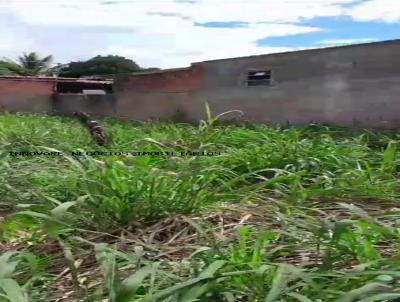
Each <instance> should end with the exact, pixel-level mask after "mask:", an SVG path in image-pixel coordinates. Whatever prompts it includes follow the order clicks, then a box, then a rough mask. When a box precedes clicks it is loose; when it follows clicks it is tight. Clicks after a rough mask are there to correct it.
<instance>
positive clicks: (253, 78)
mask: <svg viewBox="0 0 400 302" xmlns="http://www.w3.org/2000/svg"><path fill="white" fill-rule="evenodd" d="M247 85H248V86H262V85H271V70H254V71H249V72H248V74H247Z"/></svg>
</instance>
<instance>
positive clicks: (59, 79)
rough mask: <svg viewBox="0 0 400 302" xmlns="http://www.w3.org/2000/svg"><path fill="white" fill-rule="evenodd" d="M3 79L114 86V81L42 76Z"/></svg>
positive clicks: (6, 77)
mask: <svg viewBox="0 0 400 302" xmlns="http://www.w3.org/2000/svg"><path fill="white" fill-rule="evenodd" d="M1 79H6V80H15V81H37V82H78V83H103V84H112V83H113V80H111V79H109V80H100V81H99V80H88V79H82V78H63V77H42V76H38V77H35V76H14V75H13V76H7V75H5V76H0V80H1Z"/></svg>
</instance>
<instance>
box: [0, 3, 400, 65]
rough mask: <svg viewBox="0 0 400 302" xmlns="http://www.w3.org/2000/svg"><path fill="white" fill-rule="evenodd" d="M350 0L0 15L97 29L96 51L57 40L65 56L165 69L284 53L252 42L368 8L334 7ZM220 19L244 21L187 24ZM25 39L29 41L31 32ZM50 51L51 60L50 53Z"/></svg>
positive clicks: (16, 6) (73, 7)
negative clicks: (104, 57) (118, 59)
mask: <svg viewBox="0 0 400 302" xmlns="http://www.w3.org/2000/svg"><path fill="white" fill-rule="evenodd" d="M353 1H354V0H252V1H239V0H231V1H218V2H217V1H215V0H199V1H197V2H195V3H189V2H188V1H173V0H163V1H161V0H158V1H129V0H122V1H121V0H119V1H106V0H104V1H103V4H101V1H95V0H85V1H78V0H68V1H67V0H52V1H45V0H42V1H24V0H7V1H5V0H0V13H1V11H2V9H3V10H5V9H6V10H7V12H8V13H9V14H12V15H13V17H14V18H16V19H17V20H19V21H20V22H21V23H24V24H25V26H33V27H35V26H40V27H45V28H49V30H50V29H52V28H55V27H77V28H84V27H85V28H88V27H91V28H98V29H99V31H100V33H99V37H98V39H104V40H103V41H102V42H103V44H102V45H104V46H103V47H102V48H100V49H97V50H93V47H92V48H91V50H90V52H85V49H83V48H82V47H84V46H82V44H79V47H81V48H79V47H78V46H76V47H75V48H74V42H75V40H74V36H73V35H71V36H66V37H65V41H63V43H65V46H66V48H67V49H68V51H69V52H70V57H71V58H72V57H77V56H79V55H80V54H82V53H86V54H87V55H88V56H90V55H97V54H99V53H101V54H109V53H113V54H120V55H124V56H128V57H131V58H132V59H134V60H135V61H137V62H138V63H139V64H140V65H143V66H157V67H163V68H166V67H179V66H187V65H188V64H189V63H190V62H196V61H202V60H208V59H218V58H226V57H235V56H246V55H256V54H263V53H269V52H280V51H288V50H292V49H294V48H283V47H259V46H257V45H256V43H255V41H256V40H259V39H262V38H266V37H273V36H286V35H294V34H300V33H311V32H315V31H319V30H321V29H319V28H314V27H310V26H302V25H296V24H294V23H295V22H297V21H299V20H301V19H304V18H306V19H310V18H313V17H322V16H340V15H343V14H344V13H345V12H347V13H348V14H352V15H353V16H354V17H355V18H359V15H360V14H361V15H363V12H364V11H368V12H370V11H371V9H370V8H369V6H368V7H366V8H365V6H366V5H367V4H368V3H369V2H367V3H365V4H361V5H358V6H356V7H353V8H344V7H343V6H341V4H349V3H352V2H353ZM371 2H384V3H385V2H391V3H393V1H389V0H372V1H371ZM387 6H388V5H387ZM363 7H364V8H363ZM399 11H400V10H399ZM375 14H378V15H379V16H380V15H382V16H386V18H389V19H393V18H394V17H393V16H394V15H395V13H392V12H388V11H387V9H384V8H382V9H381V11H380V13H379V9H377V11H376V12H375ZM367 15H368V14H366V15H364V16H367ZM392 15H393V16H392ZM0 16H1V15H0ZM371 16H372V14H371ZM387 16H389V17H387ZM228 21H240V22H247V23H249V26H248V27H240V28H207V27H200V26H195V25H194V23H195V22H197V23H206V22H228ZM260 22H261V23H260ZM104 28H114V29H116V30H117V29H118V28H125V29H128V30H126V31H125V33H124V34H122V33H121V34H119V35H118V34H107V35H106V34H104V33H103V35H102V34H101V29H104ZM129 29H131V32H130V30H129ZM2 31H10V32H12V31H13V29H12V28H11V29H10V28H8V29H4V28H3V29H1V28H0V36H1V32H2ZM32 39H35V36H34V35H33V36H32ZM93 39H94V38H93V37H92V36H91V39H90V42H88V43H92V41H93ZM20 40H21V37H20ZM322 42H324V41H322ZM336 42H337V41H336ZM99 44H100V43H99ZM321 44H323V45H325V44H329V43H321ZM37 47H38V48H39V49H43V50H44V51H45V50H46V49H45V47H49V45H40V42H37ZM50 49H51V48H50ZM54 54H55V56H56V57H57V53H54Z"/></svg>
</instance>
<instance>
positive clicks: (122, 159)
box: [0, 113, 400, 302]
mask: <svg viewBox="0 0 400 302" xmlns="http://www.w3.org/2000/svg"><path fill="white" fill-rule="evenodd" d="M104 123H105V124H106V126H107V128H108V130H109V132H111V134H112V141H110V142H109V143H108V145H107V146H106V147H97V146H96V145H95V144H94V143H93V142H92V140H91V138H90V136H89V134H88V133H86V131H85V129H82V128H81V126H80V125H79V123H78V122H77V121H75V120H73V119H69V118H59V117H48V116H34V115H3V116H0V146H1V151H0V152H1V154H0V168H1V169H0V194H1V197H2V200H1V203H0V210H1V212H0V213H3V214H2V216H6V214H7V217H6V218H4V219H3V220H2V221H3V222H2V224H1V229H0V230H1V235H2V241H1V248H0V251H4V252H5V254H4V255H3V256H1V257H0V263H3V264H2V265H1V266H0V297H1V298H0V299H4V301H55V300H56V299H57V298H60V297H62V296H63V295H64V296H65V298H64V301H73V300H74V299H76V300H77V301H102V299H103V300H104V299H108V300H109V301H171V302H172V301H182V302H189V301H397V300H396V299H399V297H400V291H399V290H398V288H400V287H399V282H400V270H399V264H400V263H399V259H400V258H399V254H398V247H399V245H398V244H399V223H398V221H399V216H400V212H399V207H398V197H399V182H398V176H399V175H398V174H399V165H398V163H399V159H398V154H397V153H398V137H397V135H396V134H394V133H380V132H372V131H367V130H352V129H345V128H328V127H322V126H315V125H314V126H310V127H303V128H279V127H276V128H271V127H267V126H263V125H254V124H242V125H241V124H238V125H218V120H217V119H215V118H213V117H212V116H211V113H209V117H208V119H207V121H204V122H201V123H200V124H199V126H193V125H186V124H172V123H143V124H137V123H136V124H135V123H130V122H122V121H117V120H113V119H105V120H104ZM26 150H29V151H34V150H36V151H43V150H53V151H60V152H63V153H64V155H63V156H59V157H44V156H41V157H38V156H36V157H12V156H10V155H9V154H8V152H10V151H26ZM79 150H85V151H96V150H97V151H115V152H121V151H125V152H134V151H147V152H151V151H154V152H155V151H169V152H171V151H174V152H175V155H176V156H118V155H116V156H107V157H104V156H73V155H72V154H71V152H72V151H79ZM188 151H196V152H202V151H204V152H207V151H209V152H212V151H213V152H218V153H220V154H219V155H215V156H180V152H188ZM13 250H18V252H17V253H15V252H6V251H13ZM60 276H61V277H60ZM43 297H45V298H43ZM0 301H1V300H0Z"/></svg>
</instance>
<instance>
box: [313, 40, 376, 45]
mask: <svg viewBox="0 0 400 302" xmlns="http://www.w3.org/2000/svg"><path fill="white" fill-rule="evenodd" d="M373 41H377V39H376V38H360V39H335V40H322V41H319V42H318V43H317V44H320V45H324V46H328V45H329V46H331V45H345V44H360V43H368V42H373Z"/></svg>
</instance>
